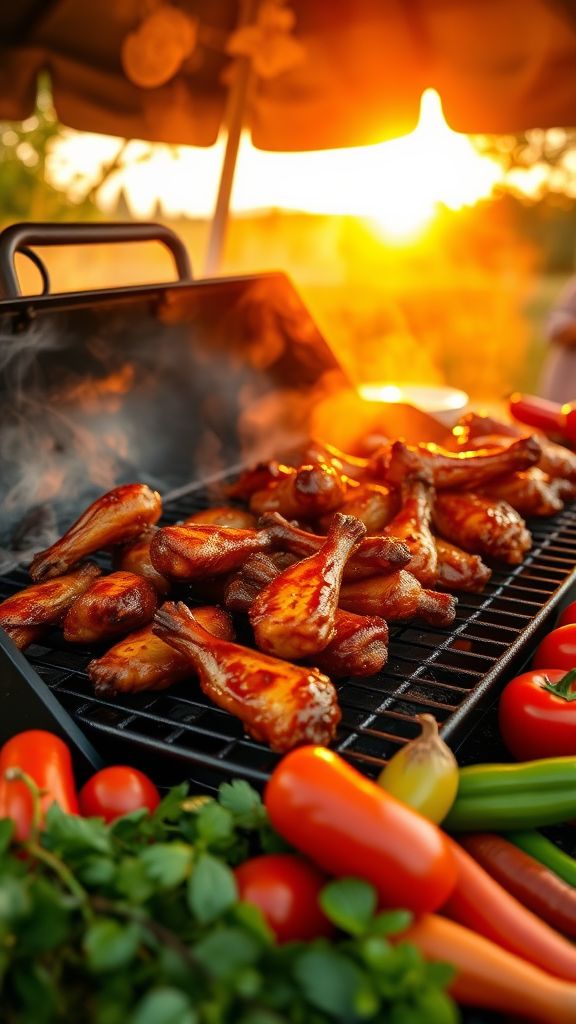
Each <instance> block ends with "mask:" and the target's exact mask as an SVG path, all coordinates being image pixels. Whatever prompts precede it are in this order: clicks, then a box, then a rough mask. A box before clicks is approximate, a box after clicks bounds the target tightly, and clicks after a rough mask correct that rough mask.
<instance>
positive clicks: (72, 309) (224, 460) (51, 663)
mask: <svg viewBox="0 0 576 1024" xmlns="http://www.w3.org/2000/svg"><path fill="white" fill-rule="evenodd" d="M101 228H102V226H101V225H94V226H90V229H88V231H87V230H86V229H85V228H84V227H83V228H82V229H81V232H80V231H79V232H78V233H76V231H75V229H74V228H73V227H72V230H71V228H70V226H69V225H68V226H66V227H65V228H62V227H58V228H55V227H50V228H49V229H46V230H44V229H43V227H42V226H40V227H38V226H32V227H28V228H27V229H24V228H19V229H17V230H13V231H12V233H11V235H10V237H9V239H8V242H9V244H8V245H7V246H6V245H5V246H4V248H3V247H2V246H3V239H2V237H1V236H0V282H2V283H3V287H4V290H5V291H6V292H7V293H8V296H9V297H8V298H6V299H4V300H3V301H1V302H0V340H1V342H2V345H3V349H4V351H3V352H2V349H0V368H3V370H2V376H1V377H0V389H1V390H3V392H4V395H3V399H2V401H3V402H4V403H5V405H3V406H0V408H2V409H5V408H8V415H7V414H6V412H4V413H0V439H1V438H2V432H3V431H4V436H6V434H5V432H6V431H8V430H9V429H10V423H11V420H10V416H11V415H13V414H14V413H16V414H21V413H22V409H21V408H20V406H22V408H23V409H24V410H25V411H26V410H28V411H30V410H32V412H34V410H35V409H37V407H38V403H40V404H39V408H40V415H41V419H42V422H43V423H44V424H45V426H46V430H47V431H48V436H49V437H50V439H51V445H52V447H50V446H49V447H50V459H51V460H52V462H53V463H55V465H56V467H57V468H58V469H59V471H60V474H61V476H62V475H63V476H64V484H63V486H62V487H61V488H59V489H58V490H57V493H53V494H52V495H51V497H50V500H49V502H48V504H49V505H50V509H51V510H52V511H53V512H54V515H55V516H56V519H57V520H58V528H60V529H61V528H63V527H65V525H66V524H67V523H69V522H70V521H71V519H72V518H73V517H74V516H75V515H76V514H77V512H78V511H79V510H80V508H81V507H82V505H84V504H85V503H86V501H87V500H92V498H94V497H95V496H96V495H97V494H98V493H100V492H101V491H102V490H103V489H104V488H103V486H102V485H100V486H98V485H97V484H98V480H97V479H95V477H94V474H93V475H92V477H90V478H88V476H87V473H86V467H85V465H84V458H85V455H86V452H85V451H84V450H83V449H81V450H80V453H78V452H76V453H74V452H73V453H72V454H70V453H66V455H67V457H66V459H64V461H63V459H62V452H61V451H60V449H59V446H60V448H61V447H62V446H63V445H64V447H65V445H66V436H67V435H66V434H65V433H64V434H62V431H61V424H60V427H58V425H57V424H56V426H55V425H54V424H53V423H52V414H53V412H54V409H53V397H54V395H56V396H59V397H60V404H59V406H58V413H59V414H60V413H63V414H64V413H65V419H66V423H67V424H68V428H69V429H71V430H72V434H75V433H79V436H80V437H81V438H86V437H87V436H88V435H87V434H86V433H85V432H86V431H88V430H89V431H90V435H89V436H90V437H91V438H93V437H94V436H96V438H98V439H99V443H98V446H97V447H98V451H97V454H98V455H99V456H101V455H102V450H104V453H105V455H106V458H107V460H108V462H110V461H111V460H112V462H113V463H114V464H113V466H112V469H113V472H114V479H113V480H111V481H109V485H110V486H112V484H113V483H123V482H130V481H131V480H135V479H140V480H143V481H145V482H148V483H151V484H153V485H158V482H159V480H160V479H162V483H163V486H162V488H161V489H162V490H163V492H164V494H165V496H166V500H165V513H164V522H167V523H168V522H176V521H178V520H180V519H182V518H184V517H185V516H187V515H190V514H191V513H192V512H194V511H196V510H199V509H201V508H203V507H206V506H207V505H208V504H210V502H211V501H212V500H213V498H214V493H215V491H216V492H217V490H218V487H219V486H221V485H222V484H224V483H226V482H227V481H229V480H230V479H232V478H233V476H234V475H235V473H237V472H238V470H239V468H240V467H241V466H243V465H245V464H247V462H248V461H250V458H252V457H254V456H255V454H258V455H262V454H263V444H264V445H265V444H268V445H269V451H268V452H267V454H269V455H270V454H272V453H273V451H274V449H276V451H277V450H278V447H277V446H278V443H279V440H280V439H282V440H286V439H287V438H288V439H290V440H295V439H296V433H297V431H296V424H297V427H298V430H299V431H300V432H301V434H302V436H305V434H306V433H307V430H308V429H309V423H308V418H307V414H306V415H305V414H304V410H307V413H309V412H310V410H313V407H314V403H315V401H316V400H317V399H318V398H319V399H320V400H322V396H323V395H324V393H325V392H326V389H328V390H329V391H330V392H331V393H333V391H334V390H335V389H336V390H337V389H338V388H346V387H347V386H348V384H347V381H346V380H345V377H344V375H343V373H342V371H341V370H340V369H339V367H338V365H337V363H336V361H335V359H334V357H333V356H332V354H331V353H330V350H329V349H328V347H327V345H326V343H325V341H324V340H323V338H322V337H321V335H320V334H319V332H318V330H317V328H316V327H315V326H314V325H313V323H312V321H311V319H310V317H309V315H308V314H307V312H306V310H305V309H304V307H303V306H302V303H301V302H300V300H299V299H298V296H297V295H296V293H295V292H294V290H293V289H292V288H291V286H290V284H289V282H288V281H287V279H286V278H285V277H284V276H283V275H280V274H270V275H258V276H254V277H246V278H230V279H222V280H219V281H200V282H193V281H192V280H190V279H189V278H188V277H187V264H186V260H185V258H184V256H183V254H182V252H181V251H180V247H179V243H178V241H177V240H175V239H174V237H173V236H172V235H171V234H169V236H168V242H167V244H169V246H170V248H171V250H172V251H173V253H176V256H175V262H176V265H177V267H178V270H179V273H180V276H181V280H180V281H179V282H178V283H176V284H171V285H160V286H146V287H138V288H129V289H128V288H123V289H108V290H105V291H104V290H103V291H98V292H83V293H73V294H69V295H49V294H48V295H44V296H41V297H36V298H33V299H30V298H26V299H23V298H20V297H18V296H17V295H16V294H15V292H16V290H17V283H16V282H15V279H14V275H13V271H12V259H13V254H14V251H15V250H16V249H18V248H21V247H26V246H28V245H29V244H43V243H46V242H47V243H48V244H59V243H69V242H70V243H72V242H86V241H95V240H105V241H107V242H111V241H114V240H117V238H118V235H120V236H121V238H122V240H125V239H126V238H134V239H136V237H137V236H136V235H133V234H132V233H131V230H129V229H128V228H127V227H124V226H122V228H121V230H120V232H119V233H118V232H115V230H114V229H111V228H110V227H109V226H105V229H103V230H102V232H101V233H100V234H99V229H101ZM138 228H139V229H140V234H141V235H142V236H143V237H146V238H149V237H160V240H162V241H164V242H166V234H165V231H164V230H163V231H162V233H161V235H158V233H156V234H155V233H154V229H153V226H149V225H147V226H144V228H143V227H142V226H140V225H139V226H138ZM7 267H10V270H7ZM254 294H256V295H257V298H258V302H259V305H258V309H259V312H258V313H257V314H256V312H255V309H256V307H255V306H254V304H253V302H252V297H253V296H254ZM231 314H232V318H231ZM262 333H265V334H266V333H268V334H269V335H270V336H271V347H269V349H266V351H264V350H262V349H261V348H260V344H259V339H260V336H261V334H262ZM279 339H280V340H281V342H282V344H281V345H280V344H279ZM19 353H23V354H24V355H23V356H22V358H20V356H19ZM15 362H16V364H17V365H18V370H17V373H16V374H15V375H14V373H13V367H14V363H15ZM127 365H130V366H131V367H132V370H131V373H130V374H128V377H129V378H130V380H129V381H127V372H126V370H125V367H126V366H127ZM11 368H12V370H11ZM62 374H64V375H66V374H67V375H68V376H67V377H65V388H64V391H62V390H61V389H60V391H59V384H58V382H60V381H61V379H62ZM118 374H120V377H119V378H118ZM122 374H124V376H122ZM15 379H17V383H18V388H19V389H20V392H19V393H18V394H16V395H15V394H14V392H13V388H14V380H15ZM87 380H89V382H90V384H91V386H90V388H88V387H87V384H86V381H87ZM111 381H112V384H111V385H110V382H111ZM55 382H56V383H55ZM127 383H129V385H130V386H129V387H126V388H125V391H122V388H123V387H125V385H126V384H127ZM108 385H110V386H111V390H110V388H108V390H107V386H108ZM276 393H278V394H279V396H280V403H279V404H278V403H276V404H275V403H274V402H273V401H272V399H273V397H274V395H275V394H276ZM70 394H72V395H73V401H72V400H71V399H70V397H69V396H70ZM86 394H88V395H89V401H88V407H87V408H86V406H85V404H82V402H79V400H78V395H80V396H84V398H85V396H86ZM295 395H297V396H299V397H298V401H297V402H296V404H295V406H294V410H292V411H291V410H290V408H288V409H287V406H288V407H289V406H290V403H291V402H292V401H293V400H294V398H295ZM50 396H52V397H51V398H50ZM67 396H68V397H67ZM111 396H112V397H111ZM247 398H248V400H249V401H248V405H249V406H250V408H251V410H252V411H254V410H256V412H257V415H255V416H254V417H253V421H252V420H250V417H248V423H247V424H246V423H245V424H244V434H243V436H240V435H239V431H238V429H237V424H238V419H239V415H240V412H241V409H240V406H242V405H243V404H245V403H246V399H247ZM304 398H307V402H304V401H303V399H304ZM35 403H36V404H35ZM271 409H273V410H274V411H273V413H271ZM262 416H264V417H265V418H264V419H262ZM32 419H34V416H32ZM119 424H122V426H123V427H124V429H125V432H126V431H127V433H128V439H127V440H126V438H124V442H123V445H121V446H120V449H121V451H120V454H118V448H119V446H118V443H117V440H116V442H114V444H112V446H110V444H109V439H110V437H114V436H115V434H114V429H115V428H116V427H118V426H119ZM150 424H151V425H152V430H150ZM145 425H147V427H148V430H147V432H144V434H143V435H142V436H140V434H139V432H140V431H143V430H144V426H145ZM258 425H259V426H260V429H257V427H258ZM59 430H60V433H59ZM295 432H296V433H295ZM241 433H242V431H240V434H241ZM196 435H198V436H200V437H201V443H196V442H197V440H198V438H197V436H196ZM191 437H194V441H195V443H194V444H191V442H190V438H191ZM187 438H188V440H187ZM36 441H38V439H37V438H36ZM138 441H139V442H140V444H138V443H137V442H138ZM134 452H136V454H134ZM92 454H94V453H92ZM113 454H115V455H116V460H115V461H114V459H112V455H113ZM68 456H69V458H68ZM28 457H29V458H32V460H33V461H34V458H35V457H36V456H35V454H34V452H33V451H30V452H29V453H28ZM42 458H44V456H42ZM2 460H3V461H2ZM49 461H50V460H49ZM78 463H80V467H81V468H82V469H83V470H84V471H83V473H82V474H79V472H78V470H79V465H78ZM209 466H211V467H212V469H211V475H210V476H209V473H208V467H209ZM215 466H216V467H217V469H216V470H214V467H215ZM48 468H49V469H50V468H52V469H53V468H54V466H52V465H50V466H49V467H48ZM38 469H39V470H42V472H44V471H45V469H46V466H45V463H44V462H42V463H41V464H39V465H38ZM22 472H23V471H22V467H21V466H19V464H18V457H17V456H15V455H14V452H8V453H7V452H6V444H4V445H2V443H1V440H0V474H2V475H3V476H4V477H5V478H6V481H7V485H8V486H7V487H5V490H9V493H10V494H16V495H19V494H21V493H22V492H23V493H25V494H28V491H27V488H26V486H24V484H25V483H26V482H27V481H26V475H25V474H24V477H22ZM19 474H20V475H19ZM96 476H97V474H96ZM79 481H80V482H81V483H82V486H80V485H79ZM72 486H75V487H76V494H75V501H74V502H73V503H72V505H71V503H70V488H71V487H72ZM167 492H168V493H167ZM27 500H28V505H29V504H30V499H29V496H28V498H27ZM15 504H16V505H17V502H16V501H13V503H12V506H11V507H10V508H6V507H4V508H3V519H2V518H0V529H1V530H2V531H3V537H4V541H3V542H4V544H5V546H8V547H9V537H10V535H11V531H12V532H13V529H14V527H15V526H18V520H21V518H22V514H23V511H24V512H26V514H27V515H28V516H30V508H26V509H25V510H23V509H22V508H18V509H17V514H16V513H15V511H14V505H15ZM33 518H34V517H33V516H32V519H33ZM529 525H530V528H531V530H532V535H533V541H534V544H533V548H532V551H531V552H530V553H529V555H528V556H527V557H526V559H525V560H524V562H523V564H522V565H520V566H516V567H511V568H506V569H499V570H496V571H495V572H494V574H493V576H492V579H491V580H490V582H489V583H488V585H487V586H486V588H485V590H484V592H483V593H482V594H463V595H460V597H459V601H458V609H457V616H456V622H455V624H454V626H453V627H452V628H451V629H450V630H439V629H434V628H431V627H428V626H425V627H421V626H418V625H415V624H410V625H406V626H397V627H394V628H393V629H392V630H391V643H390V656H389V661H388V665H387V666H386V668H385V670H384V671H383V672H382V673H380V674H378V675H376V676H373V677H370V678H362V679H345V680H341V681H339V683H338V691H339V698H340V702H341V706H342V712H343V718H342V723H341V726H340V728H339V731H338V735H337V738H336V740H335V742H334V749H336V750H338V751H339V752H340V753H342V755H343V756H344V757H345V758H347V759H348V760H349V761H350V762H351V763H353V764H355V765H356V766H357V767H358V768H359V769H360V770H361V771H363V772H364V773H366V774H367V775H369V776H374V775H376V774H377V773H378V772H379V771H380V769H381V768H382V765H383V763H384V762H385V760H386V759H387V758H388V757H390V756H391V755H392V754H393V753H394V751H395V750H397V749H398V747H399V746H401V745H402V743H403V742H404V741H405V740H406V739H410V738H412V737H413V736H414V735H416V733H417V731H418V729H417V724H416V721H415V716H416V715H417V714H419V713H422V712H428V713H432V714H433V715H434V716H435V717H436V719H437V720H438V722H439V723H440V725H441V729H442V733H443V735H444V737H445V738H446V739H447V740H448V741H449V742H450V743H451V745H452V746H453V747H454V748H455V749H461V750H462V749H464V748H465V746H466V740H467V737H468V736H469V734H470V733H471V732H472V730H473V729H474V727H475V725H476V724H477V722H478V720H479V719H480V717H481V716H482V715H483V713H484V711H485V709H486V708H487V707H488V705H489V704H490V703H491V702H493V700H494V696H495V694H496V693H497V691H498V688H499V687H501V686H502V685H503V684H504V683H505V682H506V681H507V679H508V678H510V676H511V675H512V674H513V673H515V672H516V671H518V670H519V669H520V668H521V667H522V666H523V664H524V663H525V661H526V660H527V658H528V656H529V654H530V652H531V650H532V648H533V646H534V644H535V643H536V642H537V640H538V639H539V638H540V637H541V636H542V635H543V633H544V632H545V630H546V628H547V626H548V625H549V618H550V616H551V615H552V613H553V611H554V609H555V607H556V606H557V605H558V603H559V602H560V601H561V599H562V597H563V596H564V595H565V593H566V591H567V589H568V587H569V586H570V584H571V583H572V581H573V572H574V565H575V564H576V508H574V507H567V508H566V509H565V510H564V511H563V512H562V513H560V514H559V515H557V516H555V517H554V518H552V519H547V520H543V521H538V522H534V523H531V524H529ZM1 542H2V534H0V543H1ZM103 564H106V562H105V560H103ZM27 582H28V577H27V574H26V572H25V571H24V569H23V568H21V567H20V568H13V569H11V570H10V571H9V572H6V573H5V574H4V575H1V576H0V599H4V598H5V597H7V596H9V595H10V594H11V593H13V592H14V591H15V590H17V589H20V588H22V587H23V586H25V585H26V584H27ZM96 653H98V652H95V651H89V650H86V649H80V648H76V647H72V646H71V645H66V644H64V642H63V640H62V638H61V635H59V634H58V632H57V631H54V632H53V634H51V635H49V636H48V637H47V638H46V639H45V640H44V641H43V643H42V644H35V645H33V646H31V647H30V648H29V649H28V650H27V652H26V654H25V655H23V654H21V653H20V652H19V651H17V650H16V649H15V647H14V646H13V645H12V643H11V642H10V641H9V640H8V638H7V637H6V635H5V634H3V633H2V631H1V630H0V692H1V695H2V709H3V710H2V716H1V718H0V739H2V738H4V737H6V736H8V735H11V734H12V733H13V732H14V731H16V730H17V729H21V728H24V727H31V726H36V727H48V728H52V729H56V730H58V731H59V732H61V733H62V734H64V735H65V736H66V737H67V739H68V741H69V742H70V743H71V744H72V745H73V747H74V749H75V752H76V757H77V760H78V762H79V764H80V763H81V762H83V766H84V770H85V771H87V770H89V768H91V767H93V766H95V765H98V764H99V763H100V760H101V759H102V758H103V759H107V758H108V757H109V756H110V752H111V751H114V754H115V756H116V757H117V756H118V751H124V752H125V753H124V756H125V757H126V758H129V757H130V759H131V760H133V761H136V762H139V763H142V764H144V765H146V767H147V769H148V771H152V773H154V772H156V773H158V772H160V770H161V769H163V770H166V768H167V766H169V765H170V764H171V765H172V766H173V767H174V769H175V771H176V772H177V776H178V778H182V776H183V775H187V776H188V777H190V778H191V779H193V780H194V782H195V783H196V784H197V785H199V786H201V787H203V788H205V789H207V790H211V789H214V788H215V787H216V786H217V785H218V784H219V783H220V782H221V781H222V780H223V779H224V778H226V777H230V776H240V777H244V778H246V779H248V780H250V781H251V782H253V783H254V784H256V785H258V786H261V785H263V784H264V783H265V781H266V779H267V777H268V775H269V773H270V771H271V770H272V768H273V767H274V765H275V763H276V762H277V755H275V754H273V753H272V752H271V751H270V750H269V749H268V748H267V747H265V746H263V745H262V744H260V743H257V742H255V741H253V740H251V739H248V738H247V737H246V736H245V735H244V734H243V731H242V727H241V725H240V723H239V721H237V720H236V719H235V718H233V717H232V716H231V715H229V714H228V713H226V712H224V711H221V710H220V709H218V708H216V707H215V706H214V705H212V704H211V703H210V702H209V701H208V700H207V699H206V698H205V697H204V696H203V694H202V692H201V690H200V688H199V687H198V686H197V684H196V683H194V682H191V683H182V684H179V685H178V686H176V687H173V688H172V689H170V690H167V691H163V692H160V693H145V694H138V695H133V696H125V697H120V698H114V699H108V698H106V699H105V698H96V697H95V696H94V694H93V691H92V687H91V684H90V682H89V679H88V677H87V674H86V665H87V663H88V661H89V660H90V659H91V658H92V657H94V656H95V654H96ZM80 766H81V767H82V765H80Z"/></svg>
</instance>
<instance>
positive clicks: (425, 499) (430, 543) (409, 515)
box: [384, 477, 438, 586]
mask: <svg viewBox="0 0 576 1024" xmlns="http://www.w3.org/2000/svg"><path fill="white" fill-rule="evenodd" d="M432 499H433V490H432V487H431V486H430V484H429V483H427V482H426V481H425V480H419V479H418V478H417V477H406V479H405V480H403V481H402V484H401V485H400V502H401V505H400V511H399V512H398V513H397V515H396V516H394V519H393V520H392V522H391V523H389V524H388V526H387V527H386V529H385V531H384V532H385V534H386V535H387V536H389V537H395V538H396V539H397V540H400V541H402V542H403V543H404V544H405V545H406V547H407V548H408V550H409V552H410V561H409V562H408V564H407V566H406V568H407V569H408V571H409V572H411V573H412V575H413V576H415V577H416V579H417V580H419V581H420V583H422V584H423V586H430V585H431V584H433V583H434V582H435V580H436V565H437V562H438V556H437V553H436V545H435V543H434V537H433V536H432V531H431V529H430V520H431V515H432Z"/></svg>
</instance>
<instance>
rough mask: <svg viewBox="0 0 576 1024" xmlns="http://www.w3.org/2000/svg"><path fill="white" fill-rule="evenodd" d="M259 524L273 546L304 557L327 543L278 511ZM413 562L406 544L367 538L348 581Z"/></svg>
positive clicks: (355, 556) (347, 573) (351, 562)
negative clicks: (291, 521)
mask: <svg viewBox="0 0 576 1024" xmlns="http://www.w3.org/2000/svg"><path fill="white" fill-rule="evenodd" d="M260 525H261V526H262V527H263V528H264V529H265V530H266V532H267V534H268V536H269V537H271V539H272V542H273V544H274V545H275V546H276V547H278V548H282V549H285V550H287V551H291V552H292V553H293V554H295V555H300V556H301V557H302V558H305V557H307V556H308V555H313V554H315V553H316V552H317V551H318V550H319V549H320V547H321V546H322V544H323V543H324V541H325V539H326V538H325V537H319V536H318V534H316V533H308V532H307V531H306V530H301V529H299V528H298V527H297V526H293V525H292V524H291V523H289V522H287V521H286V519H284V518H283V517H282V516H281V515H280V514H279V513H278V512H267V513H266V514H265V515H263V516H262V518H261V519H260ZM409 561H410V552H409V550H408V548H407V547H406V545H405V544H403V543H402V542H401V541H399V540H396V538H395V537H383V536H379V537H364V538H363V539H362V540H361V541H360V543H359V544H358V545H357V547H356V549H355V551H354V554H353V555H352V557H351V558H350V559H349V561H348V562H347V563H346V567H345V569H344V578H345V579H355V578H357V577H363V576H373V575H374V573H377V572H385V571H386V570H387V569H398V568H400V567H401V566H403V565H406V564H407V563H408V562H409Z"/></svg>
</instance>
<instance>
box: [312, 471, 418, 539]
mask: <svg viewBox="0 0 576 1024" xmlns="http://www.w3.org/2000/svg"><path fill="white" fill-rule="evenodd" d="M399 507H400V498H399V495H398V491H397V490H395V489H393V488H390V487H386V486H384V485H383V484H371V483H365V484H359V485H358V486H357V487H356V488H354V489H352V488H350V490H349V495H348V497H347V498H346V500H345V501H344V502H343V503H342V505H340V508H339V509H338V511H339V512H343V513H344V515H346V516H355V517H356V519H359V520H360V522H361V523H364V526H365V527H366V532H367V533H368V534H369V535H370V534H376V533H381V532H382V531H383V529H384V527H385V526H387V525H388V523H389V522H390V520H391V519H393V518H394V516H395V515H396V513H397V512H398V511H399ZM331 519H332V514H330V515H328V516H323V517H322V519H321V520H320V526H321V527H322V529H323V530H328V529H329V527H330V521H331Z"/></svg>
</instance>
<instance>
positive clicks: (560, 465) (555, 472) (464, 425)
mask: <svg viewBox="0 0 576 1024" xmlns="http://www.w3.org/2000/svg"><path fill="white" fill-rule="evenodd" d="M453 435H454V438H455V440H456V443H457V444H458V446H459V447H464V448H469V449H475V448H477V447H478V444H479V442H481V443H482V447H485V445H486V440H487V439H488V438H490V439H491V441H492V442H494V440H495V439H496V438H497V439H498V443H499V444H500V445H502V447H504V444H505V443H506V444H510V438H512V439H514V438H518V437H526V436H529V435H532V436H533V437H535V438H536V440H537V441H538V444H539V445H540V447H541V449H542V454H541V456H540V459H539V461H538V463H537V466H538V469H541V470H542V472H543V473H547V474H548V476H551V477H564V478H565V479H567V480H571V481H576V452H573V451H571V450H570V449H569V448H565V447H564V445H562V444H556V443H555V442H554V441H550V440H549V438H547V437H546V435H545V434H543V433H541V432H540V431H539V430H533V429H532V430H530V428H528V427H526V426H524V427H521V426H520V425H519V424H516V423H501V422H500V420H494V419H492V417H490V416H480V415H478V414H477V413H473V412H471V413H468V414H467V415H466V416H463V417H462V419H461V420H459V421H458V423H457V424H456V426H455V427H454V429H453ZM504 439H506V442H505V441H504Z"/></svg>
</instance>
